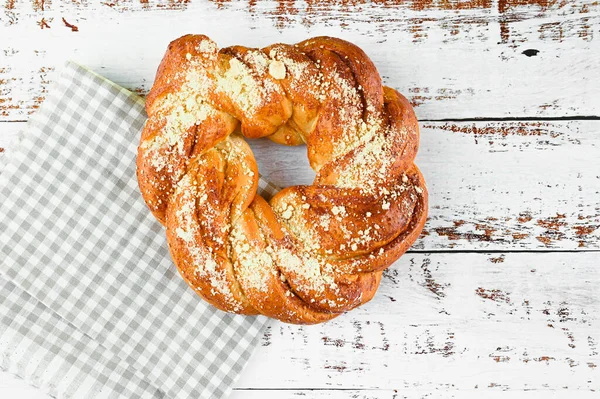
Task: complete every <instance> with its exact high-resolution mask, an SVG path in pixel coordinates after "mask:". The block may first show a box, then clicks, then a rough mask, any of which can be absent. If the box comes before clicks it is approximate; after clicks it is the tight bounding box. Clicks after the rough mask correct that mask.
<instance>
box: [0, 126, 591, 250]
mask: <svg viewBox="0 0 600 399" xmlns="http://www.w3.org/2000/svg"><path fill="white" fill-rule="evenodd" d="M22 125H23V124H21V123H0V147H2V146H3V142H6V141H7V140H6V139H7V138H8V137H11V136H12V135H14V134H15V133H16V132H17V131H18V130H19V129H20V128H21V126H22ZM250 145H251V147H252V148H253V150H254V152H255V156H256V158H257V161H258V165H259V171H260V173H261V174H263V176H265V178H267V179H268V180H270V181H271V182H273V183H275V184H277V185H279V186H281V187H285V186H289V185H292V184H311V183H312V179H313V178H314V172H313V171H312V170H311V169H310V167H309V166H308V161H307V160H306V154H305V151H306V150H305V147H284V146H280V145H276V144H273V143H272V142H270V141H268V140H256V141H250ZM598 159H600V121H554V122H549V121H544V122H535V121H532V122H426V123H421V146H420V150H419V155H418V157H417V165H419V168H421V170H422V172H423V174H424V176H425V179H426V182H427V185H428V187H429V192H430V210H429V219H428V221H427V223H426V225H425V230H424V233H423V234H422V236H421V238H420V239H419V240H418V241H417V243H416V244H415V245H414V246H413V250H426V251H437V250H442V251H447V250H453V251H464V250H501V251H508V250H521V251H522V250H554V251H556V250H590V249H592V250H598V249H600V201H599V200H598V199H599V198H600V165H599V164H598V162H597V160H598Z"/></svg>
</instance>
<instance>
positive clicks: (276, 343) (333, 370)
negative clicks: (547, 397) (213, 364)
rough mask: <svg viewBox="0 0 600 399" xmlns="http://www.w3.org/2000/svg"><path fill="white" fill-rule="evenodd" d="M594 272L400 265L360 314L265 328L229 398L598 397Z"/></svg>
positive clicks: (541, 265)
mask: <svg viewBox="0 0 600 399" xmlns="http://www.w3.org/2000/svg"><path fill="white" fill-rule="evenodd" d="M499 259H501V260H499ZM599 266H600V265H599V264H598V254H596V253H575V254H572V253H571V254H565V253H546V254H531V253H516V254H515V253H506V254H484V253H477V254H475V253H472V254H464V253H456V254H435V253H434V254H409V255H405V256H404V257H403V258H401V260H400V261H398V262H396V264H394V265H393V266H392V268H391V269H389V270H388V271H387V272H386V274H385V277H384V280H383V282H382V286H381V288H380V290H379V292H378V294H377V295H376V297H375V298H374V300H373V301H372V302H370V303H368V304H367V305H365V306H364V307H362V308H359V309H357V310H356V311H354V312H352V313H349V314H347V315H344V316H342V317H340V318H338V319H335V320H333V321H331V322H329V323H327V324H325V325H320V326H312V327H298V326H287V325H281V324H277V325H275V326H274V327H271V329H270V330H269V331H268V332H267V334H266V336H265V338H264V339H263V341H262V347H260V348H258V350H257V351H256V352H255V354H254V356H253V357H252V359H251V361H250V363H249V365H248V367H247V370H246V372H245V373H244V374H243V376H242V379H241V380H240V381H239V383H238V385H237V386H238V388H258V389H264V388H273V389H276V388H286V389H291V388H294V389H295V388H297V389H306V388H319V389H321V388H323V389H331V388H344V389H384V390H393V389H397V390H422V391H427V392H435V391H444V392H445V390H449V391H453V390H461V391H462V390H469V391H471V390H479V391H478V392H480V393H481V395H483V397H487V396H486V395H487V392H490V391H491V392H494V391H503V390H524V389H527V390H536V389H540V390H544V391H545V390H562V389H567V388H568V389H582V390H598V389H600V378H599V375H598V373H599V371H598V364H599V361H600V355H599V354H598V350H599V349H598V345H599V340H600V328H599V327H600V325H599V323H600V320H599V319H598V315H599V314H600V297H599V293H598V290H597V282H598V281H599V279H600V268H599ZM388 394H389V392H388ZM338 397H340V396H338ZM342 397H343V396H342ZM359 397H361V396H359ZM365 397H369V396H368V394H367V395H366V396H365ZM375 397H379V396H375ZM381 397H390V396H385V395H382V396H381ZM391 397H393V396H391ZM400 397H401V396H400Z"/></svg>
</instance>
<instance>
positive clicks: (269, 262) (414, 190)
mask: <svg viewBox="0 0 600 399" xmlns="http://www.w3.org/2000/svg"><path fill="white" fill-rule="evenodd" d="M146 110H147V113H148V116H149V119H148V121H147V123H146V126H145V127H144V130H143V133H142V138H141V143H140V146H139V149H138V159H137V165H138V181H139V185H140V189H141V192H142V194H143V197H144V199H145V201H146V203H147V204H148V207H149V208H150V210H151V211H152V213H153V214H154V216H155V217H156V218H157V219H158V220H159V221H160V222H161V223H162V224H163V225H165V226H166V231H167V240H168V243H169V248H170V251H171V255H172V257H173V260H174V261H175V263H176V265H177V267H178V269H179V271H180V272H181V274H182V276H183V277H184V279H185V280H186V282H187V283H188V284H189V285H190V286H191V287H192V288H193V289H194V290H195V291H196V292H197V293H198V295H200V296H201V297H202V298H204V299H205V300H206V301H208V302H210V303H211V304H213V305H214V306H216V307H218V308H220V309H223V310H225V311H230V312H236V313H242V314H259V313H260V314H264V315H266V316H269V317H273V318H276V319H279V320H282V321H285V322H290V323H320V322H323V321H326V320H329V319H332V318H333V317H336V316H337V315H339V314H340V313H342V312H345V311H348V310H350V309H352V308H354V307H356V306H359V305H361V304H363V303H365V302H367V301H369V300H370V299H371V298H372V297H373V295H374V294H375V292H376V291H377V288H378V286H379V282H380V280H381V273H382V270H383V269H385V268H386V267H388V266H389V265H390V264H391V263H393V262H394V261H395V260H396V259H398V258H399V257H400V256H401V255H402V254H403V253H404V252H405V251H406V250H407V249H408V247H409V246H410V245H411V244H412V243H413V242H414V241H415V239H416V238H417V237H418V235H419V234H420V232H421V230H422V228H423V224H424V223H425V218H426V214H427V191H426V187H425V182H424V180H423V177H422V175H421V173H420V172H419V170H418V169H417V167H416V166H415V164H414V158H415V155H416V152H417V149H418V141H419V130H418V125H417V120H416V117H415V115H414V112H413V110H412V107H411V106H410V104H409V103H408V101H407V100H406V99H405V98H404V97H403V96H402V95H400V94H399V93H398V92H396V91H395V90H393V89H390V88H388V87H384V86H382V84H381V78H380V76H379V74H378V72H377V70H376V69H375V66H374V65H373V63H372V62H371V60H370V59H369V58H368V57H367V55H366V54H365V53H364V52H363V51H362V50H360V49H359V48H358V47H356V46H354V45H353V44H351V43H348V42H345V41H343V40H340V39H334V38H329V37H320V38H314V39H310V40H307V41H304V42H301V43H298V44H296V45H286V44H275V45H272V46H269V47H266V48H263V49H250V48H246V47H241V46H233V47H228V48H223V49H221V50H218V49H217V46H216V45H215V43H214V42H213V41H211V40H210V39H209V38H207V37H206V36H202V35H187V36H183V37H181V38H179V39H177V40H175V41H174V42H172V43H171V44H170V45H169V48H168V50H167V52H166V54H165V56H164V58H163V61H162V63H161V65H160V67H159V69H158V73H157V77H156V80H155V83H154V86H153V87H152V90H151V91H150V93H149V95H148V98H147V103H146ZM243 136H245V137H247V138H258V137H269V138H270V139H271V140H273V141H275V142H277V143H281V144H287V145H297V144H301V143H306V146H307V153H308V159H309V161H310V165H311V167H312V168H313V169H314V170H315V172H316V177H315V181H314V184H313V185H311V186H293V187H288V188H286V189H283V190H281V191H280V192H279V193H277V194H276V195H275V196H274V197H273V198H272V199H271V200H270V201H269V202H268V203H267V201H266V200H265V199H263V198H262V197H261V196H260V195H258V194H257V185H258V170H257V166H256V161H255V159H254V156H253V154H252V151H251V150H250V148H249V147H248V145H247V143H246V142H245V140H244V139H243Z"/></svg>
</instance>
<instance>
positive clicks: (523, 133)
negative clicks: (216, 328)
mask: <svg viewBox="0 0 600 399" xmlns="http://www.w3.org/2000/svg"><path fill="white" fill-rule="evenodd" d="M333 3H335V4H333ZM348 3H351V4H348ZM394 3H396V5H394ZM191 32H195V33H205V34H207V35H209V36H210V37H212V38H213V39H215V40H216V41H217V42H218V43H219V44H220V45H221V46H226V45H232V44H243V45H248V46H264V45H267V44H270V43H272V42H278V41H282V42H290V43H291V42H296V41H300V40H302V39H305V38H307V37H310V36H316V35H331V36H338V37H341V38H344V39H347V40H350V41H353V42H355V43H356V44H358V45H359V46H361V47H362V48H363V49H365V50H366V52H367V53H368V54H369V55H370V56H371V57H372V59H373V60H374V62H375V64H376V65H377V66H378V68H379V70H380V72H381V74H382V76H383V77H384V81H385V82H386V84H387V85H389V86H393V87H395V88H397V89H399V90H400V91H401V92H402V93H404V94H405V95H406V96H407V97H408V98H409V99H410V100H411V101H412V103H413V104H414V106H415V110H416V113H417V115H418V117H419V119H420V121H421V134H422V141H421V147H420V152H419V156H418V160H417V163H418V165H419V166H420V167H421V169H422V171H423V174H424V175H425V178H426V180H427V183H428V186H429V190H430V203H431V207H430V217H429V221H428V223H427V225H426V227H425V231H424V233H423V235H422V237H421V238H420V239H419V241H418V242H417V244H416V245H415V246H414V247H413V249H412V250H411V251H410V252H409V253H407V254H406V255H405V256H404V257H403V258H402V259H401V260H400V261H398V262H397V263H396V264H395V265H393V266H392V267H391V268H390V269H389V270H388V271H387V272H386V274H385V279H384V281H383V283H382V287H381V288H380V291H379V293H378V294H377V296H376V298H375V299H374V300H373V301H372V302H370V303H369V304H367V305H366V306H364V307H363V308H361V309H359V310H357V311H354V312H352V313H350V314H348V315H345V316H343V317H340V318H339V319H336V320H334V321H332V322H330V323H327V324H325V325H320V326H313V327H295V326H287V325H281V326H278V327H276V328H272V329H270V330H269V331H268V333H267V335H266V336H265V337H264V338H263V339H262V343H261V346H260V347H259V348H258V350H257V352H256V354H255V355H254V357H253V358H252V359H251V361H250V364H249V365H248V367H247V369H246V370H245V372H244V374H243V376H242V378H241V379H240V381H239V382H238V384H237V388H236V391H235V393H234V395H233V397H234V398H235V399H241V398H248V399H250V398H252V399H254V398H265V399H280V398H283V399H285V398H296V397H314V398H328V399H333V398H335V399H349V398H386V399H392V398H401V397H428V398H432V397H433V398H438V397H439V398H443V397H450V396H456V397H485V398H496V397H502V398H504V397H511V398H512V397H516V396H518V397H524V398H534V397H544V398H547V397H551V398H552V397H577V398H588V397H589V398H592V397H599V396H600V393H598V391H599V390H600V371H599V368H600V367H599V366H600V355H599V351H600V293H599V284H600V4H599V3H598V2H597V1H591V0H581V1H575V0H560V1H559V0H537V1H526V0H411V1H404V2H403V1H389V2H386V1H378V2H377V3H376V4H371V3H369V2H367V1H362V0H356V1H351V2H346V1H337V2H331V3H330V2H326V1H319V0H312V1H307V2H302V1H293V0H292V1H267V2H257V1H242V2H229V1H214V2H207V1H198V0H192V1H162V2H155V1H148V0H146V1H143V0H141V1H139V2H138V1H120V0H113V1H103V2H96V1H92V0H73V1H58V0H55V1H49V0H46V1H43V0H42V1H38V0H35V1H29V0H28V1H25V0H20V1H19V0H16V1H15V0H10V1H5V2H3V3H2V4H1V5H0V121H1V122H0V147H6V146H7V144H6V143H7V142H8V139H9V138H10V137H11V135H13V134H14V133H16V132H17V131H18V130H19V129H20V128H22V126H23V123H24V122H25V121H26V120H27V119H28V117H29V115H30V114H31V113H32V112H34V111H35V109H36V108H37V107H38V106H39V104H40V103H41V102H42V101H43V99H44V96H45V95H46V92H47V90H48V87H49V85H50V84H51V83H52V81H53V78H54V76H55V73H56V71H57V70H59V69H60V68H61V65H62V63H63V62H64V61H65V60H67V59H73V60H76V61H78V62H80V63H83V64H85V65H88V66H89V67H91V68H92V69H94V70H96V71H98V72H99V73H101V74H103V75H105V76H106V77H108V78H110V79H112V80H114V81H116V82H117V83H119V84H121V85H124V86H125V87H128V88H130V89H132V90H135V91H137V92H139V93H142V94H143V93H145V92H146V91H147V90H148V89H149V88H150V86H151V84H152V81H153V76H154V72H155V70H156V67H157V65H158V62H159V61H160V59H161V57H162V54H163V52H164V50H165V49H166V46H167V43H168V42H169V41H170V40H172V39H174V38H176V37H178V36H180V35H182V34H184V33H191ZM253 147H254V148H255V152H256V154H257V157H258V158H259V167H260V171H261V173H262V174H264V175H265V176H266V177H267V178H268V179H270V180H271V181H273V182H274V183H276V184H279V185H282V186H285V185H290V184H293V183H300V182H307V183H308V182H310V181H311V174H312V172H311V171H310V170H309V168H308V163H307V161H306V160H305V155H304V150H303V149H302V148H283V147H278V146H275V145H274V144H269V143H266V142H264V141H259V142H256V143H253ZM5 151H7V152H8V151H10V147H8V148H6V150H5ZM0 397H2V398H5V397H6V398H13V397H15V398H16V397H19V398H44V397H45V396H44V394H42V393H41V392H38V391H36V390H34V389H32V388H29V387H27V385H26V384H25V383H23V382H22V381H19V380H17V379H15V378H13V377H11V376H9V375H7V374H0Z"/></svg>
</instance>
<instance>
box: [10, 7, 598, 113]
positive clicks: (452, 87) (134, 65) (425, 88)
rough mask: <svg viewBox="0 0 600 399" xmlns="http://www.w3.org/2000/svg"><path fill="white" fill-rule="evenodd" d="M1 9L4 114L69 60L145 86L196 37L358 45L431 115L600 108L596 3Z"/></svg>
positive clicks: (37, 93) (28, 103)
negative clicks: (186, 37)
mask: <svg viewBox="0 0 600 399" xmlns="http://www.w3.org/2000/svg"><path fill="white" fill-rule="evenodd" d="M0 8H3V10H2V11H0V18H2V21H1V23H0V37H2V38H3V39H4V38H5V40H2V42H1V43H0V57H2V62H0V119H2V120H25V119H27V115H29V114H30V113H31V112H32V111H33V110H35V109H36V108H37V107H38V106H39V104H40V102H41V101H42V100H43V98H44V97H45V95H46V93H47V89H48V86H49V84H50V82H51V81H52V80H53V77H54V74H55V72H56V70H57V68H58V69H60V66H61V65H62V63H63V62H64V61H65V60H66V59H67V58H72V59H74V60H76V61H79V62H81V63H83V64H86V65H88V66H90V67H91V68H92V69H94V70H96V71H98V72H100V73H102V74H104V75H105V76H107V77H109V78H111V79H113V80H114V81H116V82H117V83H120V84H122V85H124V86H126V87H128V88H131V89H132V90H135V91H138V92H140V93H145V92H147V90H148V89H149V88H150V86H151V84H152V81H153V78H154V73H155V70H156V67H157V65H158V62H159V60H160V58H161V57H162V54H163V52H164V50H165V48H166V46H167V44H168V42H169V41H170V40H173V39H174V38H176V37H178V36H179V35H182V34H184V33H189V32H197V33H200V32H201V33H206V34H208V35H210V36H211V37H212V38H214V39H215V40H216V41H217V42H218V43H219V44H220V45H222V46H225V45H232V44H243V45H249V46H264V45H267V44H270V43H272V42H275V41H283V42H296V41H299V40H302V39H305V38H307V37H309V36H316V35H332V36H339V37H342V38H344V39H347V40H350V41H353V42H355V43H356V44H358V45H359V46H361V47H363V48H364V49H365V50H366V51H367V53H368V54H369V55H370V56H371V57H372V58H373V60H374V62H375V64H376V65H377V66H378V68H379V70H380V72H381V74H382V76H383V77H384V81H385V82H386V83H387V84H388V85H390V86H393V87H395V88H397V89H399V90H400V91H401V92H403V93H405V94H406V95H407V97H408V98H409V99H410V100H411V102H412V103H413V104H414V105H415V107H416V111H417V114H418V116H419V118H420V119H422V120H432V119H452V118H474V117H554V116H581V115H587V116H598V115H600V110H599V107H600V105H599V104H598V102H597V101H594V98H595V95H596V93H598V92H599V91H600V80H598V79H595V78H594V76H595V75H597V74H598V73H600V70H599V68H600V67H599V65H600V52H599V51H597V48H598V40H600V31H599V27H600V23H599V21H600V5H599V3H598V2H597V1H592V0H583V1H575V0H570V1H569V0H562V1H554V0H544V1H539V0H538V1H523V0H495V1H491V0H469V1H462V0H461V1H459V0H444V1H442V0H414V1H405V2H403V1H377V2H367V1H335V2H326V1H315V0H311V1H306V2H302V1H266V2H259V3H258V2H254V1H241V2H227V1H215V2H207V1H201V0H194V1H192V0H190V1H181V2H178V1H167V2H165V1H163V2H152V1H148V2H137V1H114V2H110V1H107V2H88V1H64V2H48V1H47V2H38V1H10V2H5V3H4V4H3V5H0ZM63 19H64V20H63ZM73 26H74V27H76V29H74V28H73Z"/></svg>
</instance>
